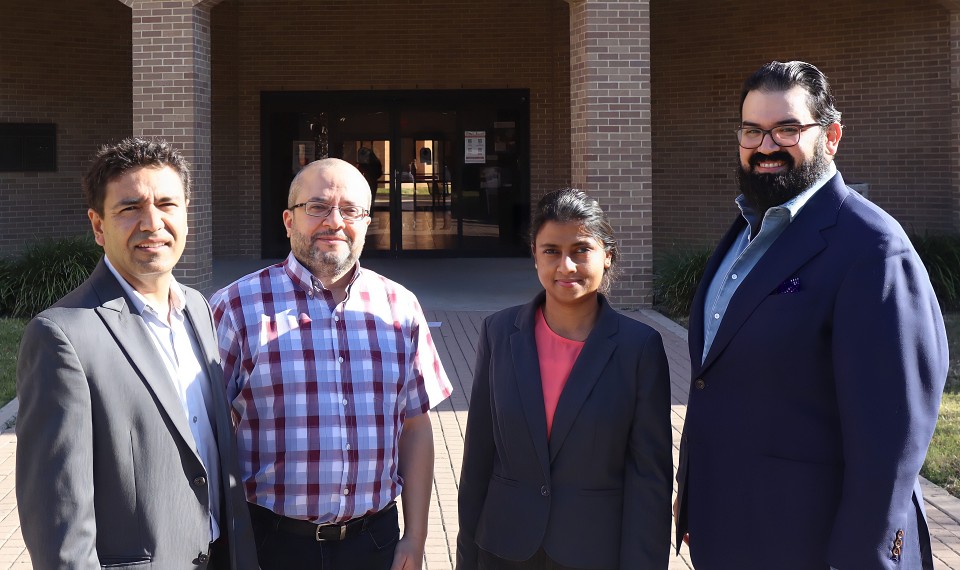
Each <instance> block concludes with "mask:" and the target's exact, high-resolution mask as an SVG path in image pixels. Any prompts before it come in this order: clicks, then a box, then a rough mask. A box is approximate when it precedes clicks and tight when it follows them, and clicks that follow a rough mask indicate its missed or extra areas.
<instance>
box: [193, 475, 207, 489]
mask: <svg viewBox="0 0 960 570" xmlns="http://www.w3.org/2000/svg"><path fill="white" fill-rule="evenodd" d="M206 484H207V478H206V477H204V476H202V475H201V476H200V477H197V478H196V479H194V480H193V485H194V486H195V487H203V486H204V485H206Z"/></svg>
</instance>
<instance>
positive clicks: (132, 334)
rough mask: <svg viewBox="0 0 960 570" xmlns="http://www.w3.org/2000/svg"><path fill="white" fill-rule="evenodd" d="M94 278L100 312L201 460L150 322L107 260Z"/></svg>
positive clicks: (193, 451) (164, 409) (175, 426)
mask: <svg viewBox="0 0 960 570" xmlns="http://www.w3.org/2000/svg"><path fill="white" fill-rule="evenodd" d="M92 277H94V279H91V283H92V284H93V287H94V289H95V290H96V292H97V295H98V296H99V297H100V300H101V305H100V306H99V307H97V308H96V312H97V314H98V315H100V318H101V319H102V320H103V322H104V324H105V325H106V327H107V328H108V329H109V330H110V332H111V334H112V335H113V337H114V338H115V339H116V341H117V344H118V345H119V346H120V348H121V350H123V352H124V353H125V354H126V355H127V358H128V359H130V362H131V363H132V364H133V367H134V368H136V369H137V371H138V372H139V374H140V377H141V378H142V379H143V381H144V383H145V384H146V385H147V387H148V388H149V389H150V391H151V392H152V393H153V395H154V397H155V398H156V400H157V404H158V408H159V409H160V410H161V412H163V413H164V414H165V415H166V416H167V418H168V419H169V420H170V423H171V425H173V426H174V428H175V429H176V431H177V433H179V434H180V437H181V438H183V441H184V443H185V444H186V447H187V448H188V449H190V451H191V452H192V453H193V455H194V456H195V457H196V458H197V461H200V457H199V455H197V445H196V442H195V441H194V440H193V434H192V433H191V432H190V427H189V425H188V424H187V416H186V414H184V412H183V404H181V402H180V396H179V395H177V391H176V389H175V388H174V386H173V380H172V379H171V378H169V377H168V376H167V371H166V367H165V366H164V364H163V360H162V359H161V358H160V355H159V354H158V353H157V347H156V345H154V344H153V340H152V339H151V338H150V331H149V330H148V329H147V325H146V324H145V323H144V322H143V319H142V318H141V317H140V315H138V314H136V313H133V312H131V311H130V301H129V300H128V299H127V297H126V295H125V294H124V292H123V289H122V288H121V287H120V284H119V283H117V279H116V277H114V276H113V274H112V273H111V272H110V270H109V269H108V268H107V266H106V265H104V263H103V261H101V262H100V265H98V266H97V268H96V269H95V270H94V273H93V276H92Z"/></svg>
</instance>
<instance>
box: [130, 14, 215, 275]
mask: <svg viewBox="0 0 960 570" xmlns="http://www.w3.org/2000/svg"><path fill="white" fill-rule="evenodd" d="M120 1H121V2H123V3H124V4H126V5H127V6H130V7H131V8H132V9H133V134H134V135H136V136H142V137H149V138H162V139H165V140H166V141H167V142H169V143H170V144H172V145H174V146H175V147H176V148H178V149H179V150H180V151H181V152H183V154H184V156H185V157H186V158H187V160H189V161H190V167H191V175H192V184H191V196H190V237H189V239H188V241H187V248H186V250H185V251H184V254H183V257H182V258H181V259H180V263H179V264H177V268H176V271H175V274H176V277H177V279H178V280H180V281H182V282H183V283H185V284H187V285H190V286H191V287H195V288H197V289H200V290H205V289H206V288H208V287H209V286H210V285H211V281H212V273H213V267H212V263H213V256H212V251H213V231H212V227H213V216H212V212H211V188H210V158H211V157H210V9H211V8H212V7H213V6H215V5H216V4H218V3H219V2H220V1H221V0H162V1H161V0H120Z"/></svg>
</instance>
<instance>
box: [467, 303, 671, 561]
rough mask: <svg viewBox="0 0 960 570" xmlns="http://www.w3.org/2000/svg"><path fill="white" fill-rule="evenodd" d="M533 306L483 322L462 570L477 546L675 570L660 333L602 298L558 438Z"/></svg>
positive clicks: (570, 384) (513, 556)
mask: <svg viewBox="0 0 960 570" xmlns="http://www.w3.org/2000/svg"><path fill="white" fill-rule="evenodd" d="M543 301H544V294H543V293H541V294H540V295H539V296H538V297H537V298H536V299H535V300H534V301H533V302H531V303H529V304H527V305H522V306H518V307H513V308H510V309H506V310H503V311H500V312H499V313H496V314H494V315H491V316H490V317H488V318H487V319H486V320H485V321H484V323H483V330H482V331H481V334H480V344H479V347H478V349H477V363H476V367H475V368H474V380H473V391H472V396H471V400H470V413H469V417H468V420H467V431H466V441H465V448H464V457H463V469H462V470H461V475H460V504H459V508H460V534H459V536H458V537H457V568H458V570H472V569H475V568H476V567H477V548H478V547H479V548H482V549H484V550H486V551H488V552H492V553H493V554H496V555H497V556H500V557H501V558H506V559H509V560H526V559H528V558H530V557H531V556H532V555H533V554H535V553H536V552H537V550H538V549H539V548H540V547H543V548H544V550H545V551H546V552H547V554H548V555H549V556H550V557H551V558H552V559H554V560H556V561H557V562H559V563H561V564H563V565H565V566H573V567H577V568H596V569H600V568H604V569H606V568H609V569H613V568H617V569H623V570H628V569H629V570H635V569H638V568H643V569H663V570H665V569H666V568H667V565H668V562H669V560H668V559H669V553H670V496H671V491H672V485H671V475H672V457H671V455H672V452H671V447H672V438H671V428H670V377H669V369H668V365H667V358H666V355H665V354H664V350H663V342H662V341H661V339H660V335H659V334H658V333H657V332H656V331H654V330H653V329H651V328H650V327H648V326H646V325H644V324H642V323H640V322H637V321H635V320H633V319H631V318H629V317H626V316H624V315H620V314H618V313H617V312H616V311H615V310H613V309H612V308H611V307H610V306H609V305H608V304H607V302H606V301H605V300H604V299H603V298H602V297H601V298H600V315H599V318H598V320H597V323H596V325H595V326H594V328H593V330H592V331H591V332H590V335H589V336H588V338H587V340H586V342H585V344H584V346H583V349H582V351H581V353H580V356H579V357H578V358H577V361H576V363H575V364H574V366H573V369H572V370H571V371H570V376H569V379H568V380H567V383H566V385H565V386H564V388H563V392H562V394H561V396H560V401H559V403H558V404H557V410H556V414H555V415H554V420H553V429H552V431H551V435H550V438H549V439H548V438H547V420H546V414H545V412H544V405H543V388H542V385H541V383H540V364H539V360H538V357H537V346H536V339H535V338H534V323H535V317H536V310H537V308H538V307H539V306H540V305H542V304H543Z"/></svg>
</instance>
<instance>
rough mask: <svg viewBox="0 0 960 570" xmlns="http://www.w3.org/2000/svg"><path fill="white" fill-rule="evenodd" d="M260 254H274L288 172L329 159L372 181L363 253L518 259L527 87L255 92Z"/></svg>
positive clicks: (525, 185) (282, 246)
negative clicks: (258, 132)
mask: <svg viewBox="0 0 960 570" xmlns="http://www.w3.org/2000/svg"><path fill="white" fill-rule="evenodd" d="M261 109H262V117H261V118H262V121H261V132H262V138H261V140H262V144H263V147H262V155H261V156H262V157H263V163H262V188H263V193H262V196H263V209H262V211H263V226H262V227H263V232H262V236H263V256H264V257H282V256H284V255H286V253H287V252H288V251H289V242H288V240H287V238H286V235H285V233H284V229H283V225H282V223H281V222H280V220H281V213H282V211H283V209H284V208H285V207H286V202H287V192H288V190H289V186H290V181H291V180H292V179H293V176H294V175H295V174H296V173H297V172H298V171H299V169H300V168H302V166H303V165H305V164H306V163H308V162H311V161H313V160H316V159H319V158H324V157H327V156H330V157H336V158H342V159H343V160H346V161H348V162H350V163H352V164H355V165H356V166H357V168H359V169H360V171H361V172H363V173H364V176H365V177H366V178H367V180H368V182H369V183H370V188H371V192H372V193H373V207H372V212H371V216H372V218H373V220H372V222H371V224H370V228H369V230H368V232H367V243H366V247H365V249H364V255H388V256H400V255H404V256H406V255H435V256H445V257H454V256H520V255H526V254H527V252H528V248H527V247H526V245H525V244H526V240H525V235H526V232H527V227H528V223H529V216H530V182H529V122H530V111H529V93H528V92H527V90H493V91H486V90H484V91H476V90H451V91H363V92H343V91H340V92H311V93H286V92H284V93H277V92H272V93H263V94H262V96H261Z"/></svg>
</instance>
